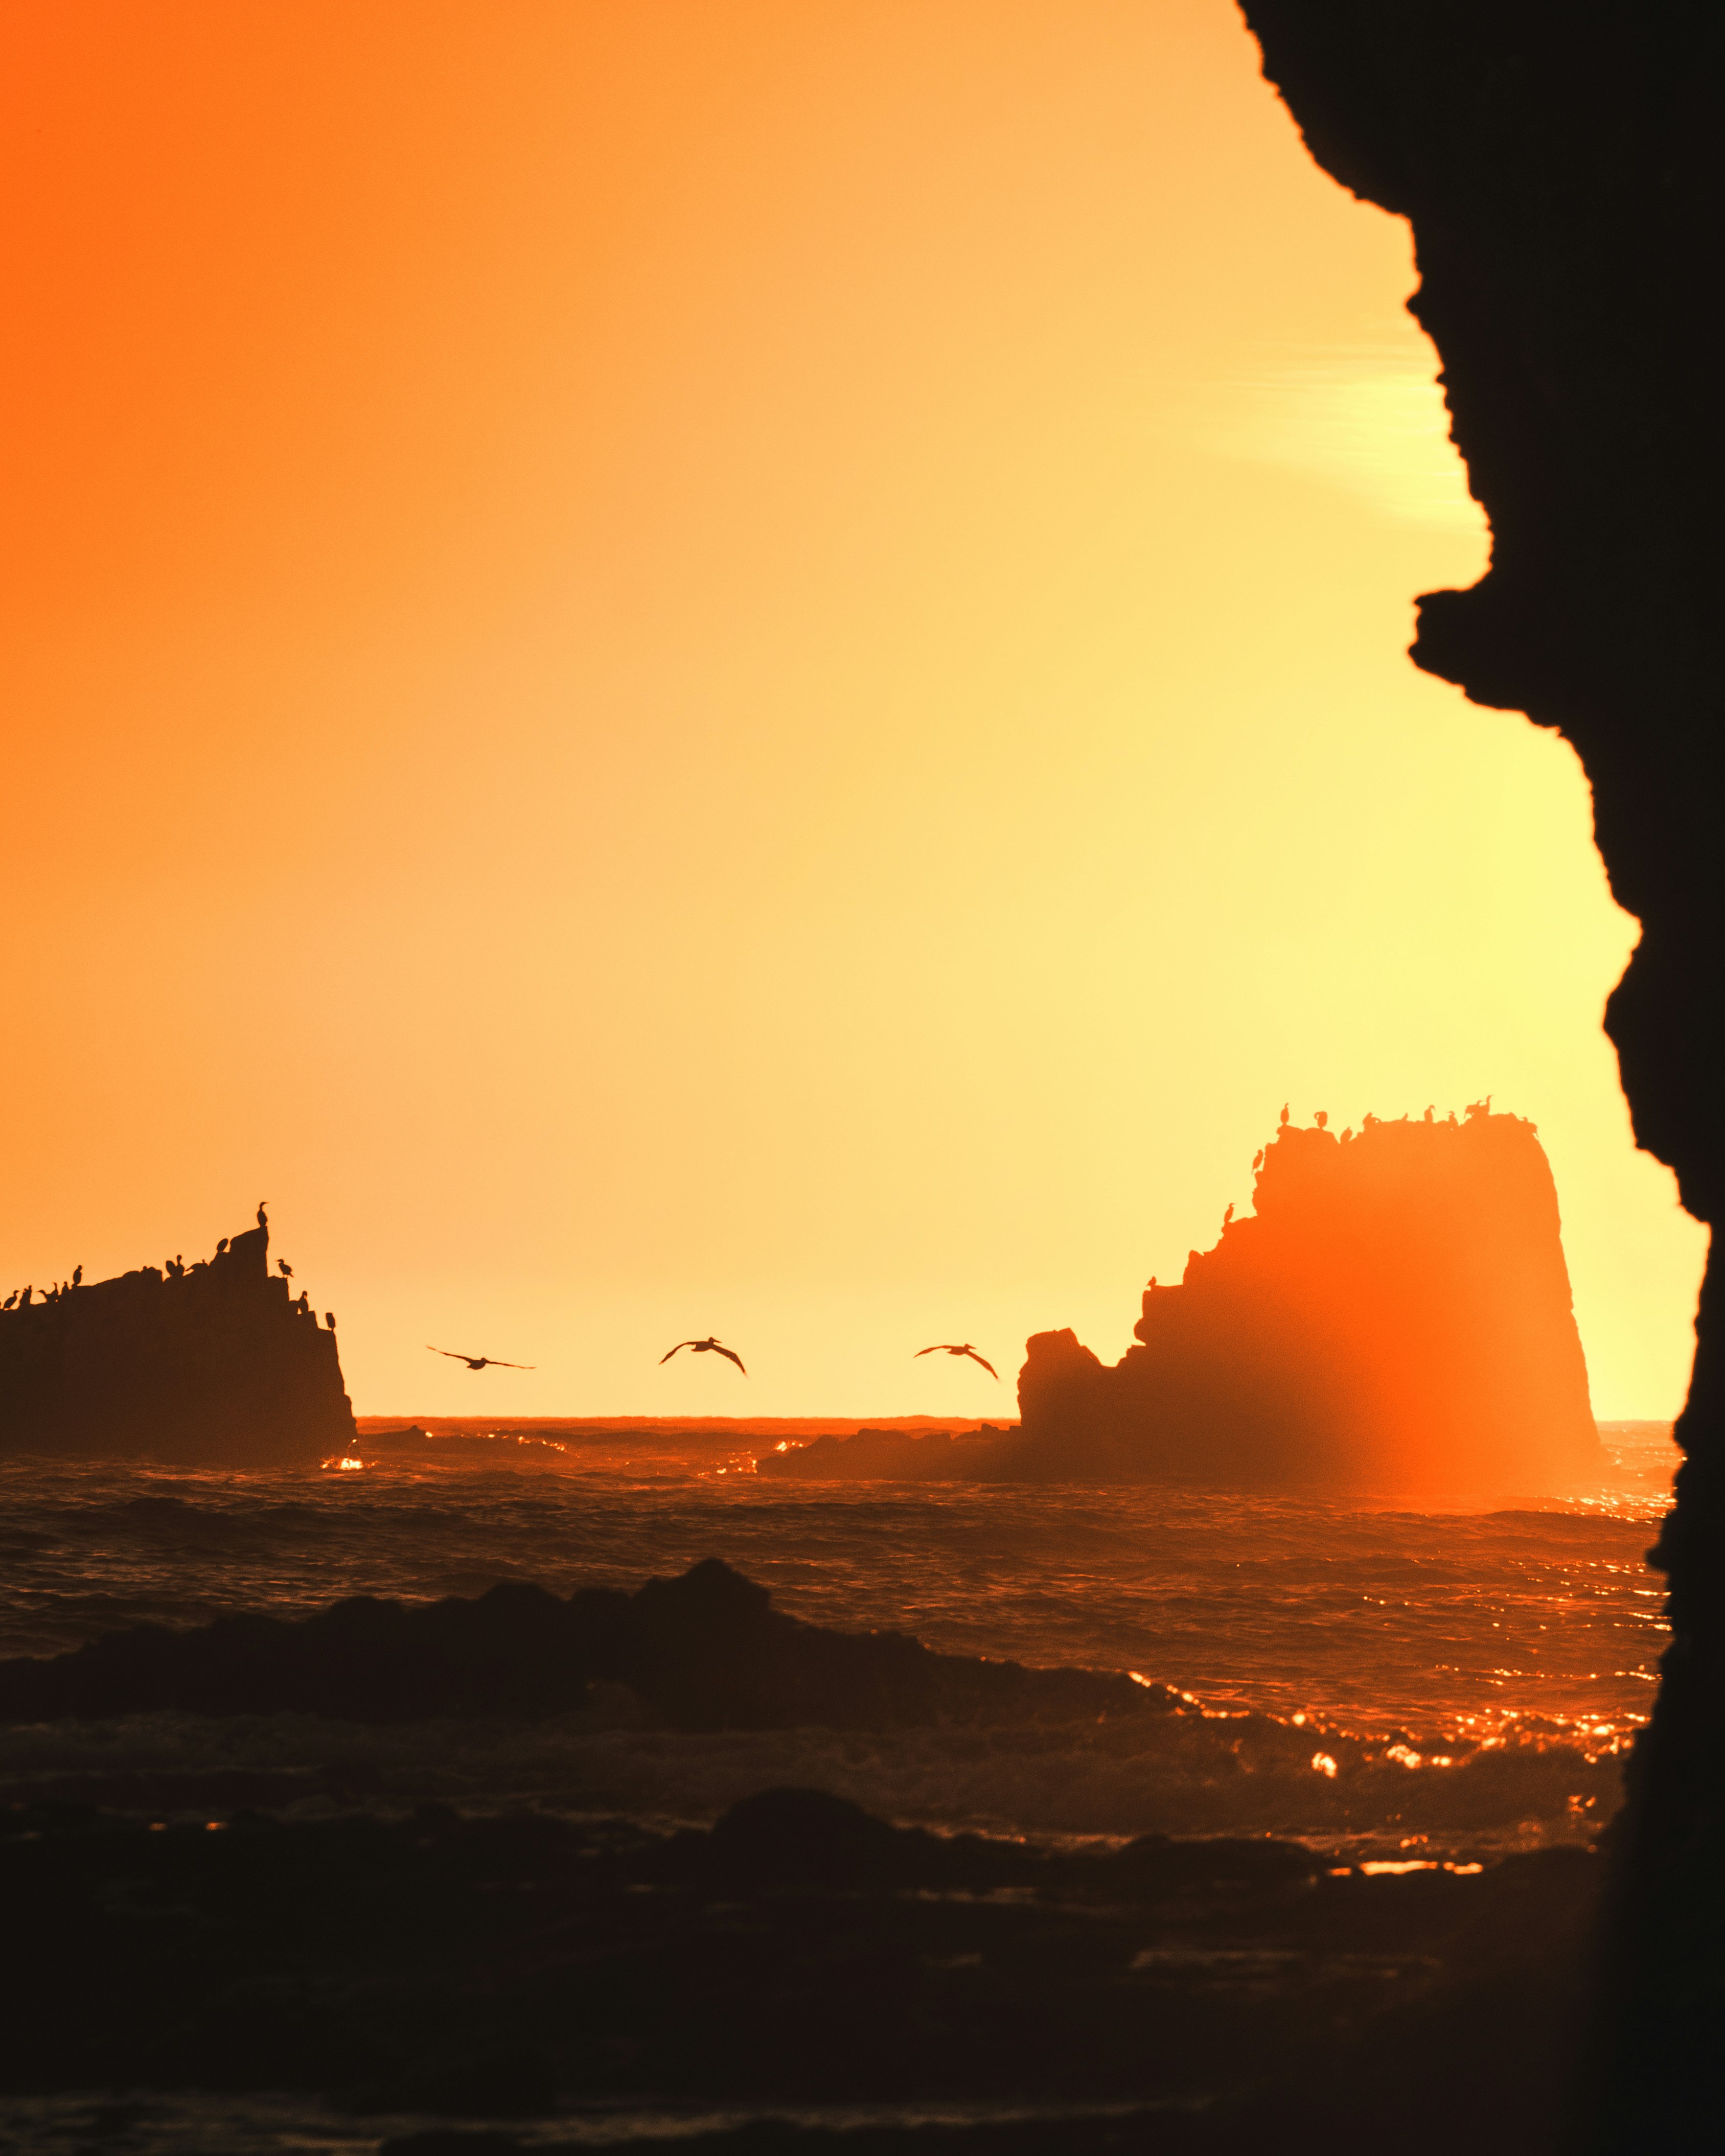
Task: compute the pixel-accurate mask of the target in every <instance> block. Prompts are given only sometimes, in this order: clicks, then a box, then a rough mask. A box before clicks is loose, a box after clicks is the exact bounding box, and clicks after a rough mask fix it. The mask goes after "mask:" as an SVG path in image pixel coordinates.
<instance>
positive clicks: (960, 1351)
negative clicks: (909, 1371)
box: [911, 1340, 1000, 1384]
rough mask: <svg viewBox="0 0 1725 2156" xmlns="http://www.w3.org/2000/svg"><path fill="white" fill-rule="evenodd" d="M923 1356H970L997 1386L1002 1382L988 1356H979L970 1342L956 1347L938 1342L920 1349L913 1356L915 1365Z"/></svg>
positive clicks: (949, 1342) (945, 1341) (947, 1342)
mask: <svg viewBox="0 0 1725 2156" xmlns="http://www.w3.org/2000/svg"><path fill="white" fill-rule="evenodd" d="M922 1355H968V1356H969V1358H970V1359H971V1361H972V1362H973V1363H981V1364H982V1366H983V1368H984V1369H985V1370H986V1371H987V1372H988V1375H989V1376H990V1377H991V1378H993V1380H994V1382H995V1383H996V1384H999V1382H1000V1373H999V1371H998V1370H997V1369H996V1368H994V1365H993V1363H991V1362H990V1361H989V1360H988V1357H987V1356H986V1355H978V1353H977V1352H976V1350H975V1348H974V1347H972V1346H971V1344H970V1342H968V1340H961V1341H960V1342H958V1344H957V1346H956V1347H955V1346H954V1345H953V1344H952V1342H951V1341H950V1340H937V1341H936V1342H935V1343H934V1345H933V1347H919V1348H918V1349H917V1350H916V1354H915V1355H913V1356H911V1361H912V1362H913V1363H914V1362H916V1359H917V1358H918V1357H919V1356H922Z"/></svg>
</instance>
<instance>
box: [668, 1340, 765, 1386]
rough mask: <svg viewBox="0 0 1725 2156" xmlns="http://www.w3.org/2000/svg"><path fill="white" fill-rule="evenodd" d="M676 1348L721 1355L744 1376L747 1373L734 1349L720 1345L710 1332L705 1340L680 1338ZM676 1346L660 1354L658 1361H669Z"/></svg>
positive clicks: (703, 1353)
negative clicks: (687, 1348) (689, 1348)
mask: <svg viewBox="0 0 1725 2156" xmlns="http://www.w3.org/2000/svg"><path fill="white" fill-rule="evenodd" d="M677 1347H692V1348H693V1349H694V1350H695V1352H696V1354H697V1355H722V1356H723V1357H724V1358H725V1359H726V1362H727V1363H736V1365H737V1368H738V1369H739V1370H742V1374H743V1375H744V1377H747V1375H748V1372H747V1370H743V1367H742V1356H741V1355H739V1354H738V1353H737V1351H736V1349H735V1348H734V1347H723V1346H721V1343H720V1342H718V1341H717V1340H716V1339H715V1338H714V1337H713V1336H712V1335H711V1333H709V1334H708V1335H707V1337H706V1339H705V1340H680V1341H678V1342H677ZM677 1347H673V1348H671V1349H670V1352H669V1353H666V1354H664V1355H661V1356H660V1358H659V1359H660V1362H661V1363H668V1362H670V1358H671V1356H672V1355H675V1353H676V1352H677Z"/></svg>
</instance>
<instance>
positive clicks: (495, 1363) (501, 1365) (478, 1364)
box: [425, 1341, 539, 1370]
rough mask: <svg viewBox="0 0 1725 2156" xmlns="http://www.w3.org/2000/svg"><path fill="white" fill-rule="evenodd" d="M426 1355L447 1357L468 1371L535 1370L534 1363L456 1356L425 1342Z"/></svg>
mask: <svg viewBox="0 0 1725 2156" xmlns="http://www.w3.org/2000/svg"><path fill="white" fill-rule="evenodd" d="M425 1352H426V1353H427V1354H428V1355H447V1356H448V1357H449V1360H450V1361H451V1362H452V1363H466V1365H467V1367H468V1368H469V1369H470V1370H536V1369H537V1368H539V1365H538V1364H537V1363H506V1362H505V1361H504V1360H503V1359H502V1358H501V1356H497V1355H458V1354H457V1353H456V1352H455V1350H454V1348H453V1347H433V1346H432V1345H431V1343H430V1342H429V1341H428V1342H426V1347H425Z"/></svg>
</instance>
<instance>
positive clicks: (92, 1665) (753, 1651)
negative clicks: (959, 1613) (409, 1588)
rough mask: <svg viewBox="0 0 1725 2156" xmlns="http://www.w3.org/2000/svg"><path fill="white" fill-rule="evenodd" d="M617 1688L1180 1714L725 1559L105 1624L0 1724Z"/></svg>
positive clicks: (10, 1680)
mask: <svg viewBox="0 0 1725 2156" xmlns="http://www.w3.org/2000/svg"><path fill="white" fill-rule="evenodd" d="M595 1684H614V1685H618V1684H620V1685H624V1686H628V1687H629V1690H630V1691H633V1692H634V1694H635V1695H636V1697H638V1699H639V1701H640V1702H642V1704H643V1706H644V1707H645V1708H646V1709H647V1710H648V1712H649V1713H650V1714H651V1715H652V1716H654V1717H656V1718H657V1719H659V1720H660V1721H661V1722H668V1723H669V1724H670V1725H671V1726H672V1727H675V1728H679V1729H690V1730H698V1729H789V1728H795V1727H799V1726H802V1725H804V1724H815V1723H819V1724H824V1725H826V1726H828V1727H835V1728H859V1729H870V1728H887V1727H896V1726H900V1725H904V1724H911V1725H916V1724H919V1723H929V1722H948V1721H956V1722H971V1721H978V1722H989V1721H1004V1720H1012V1721H1019V1720H1030V1721H1035V1720H1039V1719H1044V1718H1046V1719H1049V1720H1051V1721H1056V1722H1059V1721H1074V1720H1077V1721H1086V1722H1094V1721H1095V1720H1096V1718H1097V1717H1098V1716H1100V1715H1105V1714H1134V1715H1141V1714H1144V1713H1147V1712H1161V1713H1173V1712H1176V1711H1177V1709H1178V1702H1177V1701H1176V1699H1175V1697H1174V1695H1173V1693H1172V1692H1170V1691H1167V1690H1166V1689H1165V1688H1164V1687H1163V1686H1160V1685H1154V1686H1147V1685H1144V1684H1142V1683H1141V1682H1139V1681H1136V1680H1134V1679H1133V1678H1131V1677H1127V1676H1108V1675H1103V1674H1099V1673H1096V1672H1093V1671H1086V1670H1031V1669H1025V1668H1023V1667H1021V1666H1019V1664H1018V1663H1016V1662H991V1661H975V1660H973V1659H972V1658H970V1657H969V1656H967V1655H938V1654H936V1653H934V1652H933V1651H932V1650H931V1649H929V1648H927V1647H925V1646H924V1645H922V1643H921V1641H920V1640H914V1639H912V1638H911V1637H910V1635H908V1634H906V1633H903V1632H837V1631H830V1630H827V1629H826V1628H824V1626H821V1625H807V1624H804V1623H803V1621H802V1620H800V1619H798V1618H795V1617H791V1616H788V1615H786V1614H785V1613H784V1612H783V1611H782V1610H778V1609H773V1606H772V1596H771V1594H769V1592H768V1589H766V1588H764V1587H758V1586H757V1585H756V1584H755V1583H754V1582H753V1581H752V1580H750V1579H745V1578H743V1576H742V1573H738V1572H734V1571H732V1568H731V1567H730V1566H729V1565H727V1564H726V1563H722V1562H721V1560H720V1559H719V1558H705V1559H703V1561H702V1562H701V1563H699V1564H696V1565H694V1566H692V1567H691V1569H690V1570H689V1571H687V1572H686V1573H683V1574H682V1575H681V1577H680V1578H676V1579H649V1581H648V1582H647V1584H646V1585H645V1586H644V1587H643V1588H641V1589H639V1592H638V1593H636V1594H624V1593H622V1592H621V1591H620V1590H619V1589H614V1588H587V1589H581V1590H580V1591H578V1593H576V1594H572V1595H570V1596H569V1597H568V1598H567V1599H564V1598H562V1596H559V1595H556V1594H550V1593H548V1592H547V1590H546V1589H544V1588H542V1587H535V1586H531V1585H529V1584H524V1583H518V1582H510V1583H505V1584H500V1585H498V1586H496V1587H494V1588H492V1589H491V1590H490V1593H489V1594H484V1595H482V1596H480V1598H479V1599H478V1600H476V1601H468V1600H465V1599H456V1598H451V1599H449V1600H446V1601H443V1602H433V1603H424V1604H417V1605H408V1604H403V1603H399V1602H385V1601H378V1600H374V1599H372V1598H371V1597H369V1596H357V1597H355V1598H354V1599H352V1600H350V1601H347V1602H338V1603H336V1604H334V1605H333V1606H332V1607H331V1609H326V1610H323V1611H321V1613H320V1614H318V1615H316V1616H315V1617H310V1618H306V1619H304V1620H300V1621H297V1622H295V1621H291V1620H285V1619H282V1618H279V1617H262V1616H244V1617H227V1618H222V1619H219V1620H218V1621H217V1622H216V1623H214V1624H213V1625H202V1626H200V1627H198V1629H197V1630H193V1631H184V1632H177V1631H171V1630H168V1629H167V1627H166V1626H164V1625H139V1626H137V1627H136V1628H135V1629H133V1630H130V1631H125V1632H111V1633H109V1634H108V1635H106V1636H105V1637H104V1638H102V1639H100V1640H94V1641H92V1642H91V1644H90V1645H89V1646H87V1647H80V1648H78V1649H76V1650H74V1652H72V1653H71V1654H68V1655H56V1656H55V1657H54V1658H53V1659H52V1660H49V1661H8V1662H0V1722H53V1721H59V1720H63V1719H67V1718H76V1719H80V1720H88V1719H92V1718H97V1717H105V1716H109V1715H119V1714H145V1713H151V1712H162V1711H164V1710H172V1711H177V1712H183V1713H192V1714H208V1715H232V1714H275V1713H281V1712H293V1713H298V1714H319V1715H325V1716H328V1717H332V1718H334V1719H337V1720H342V1721H351V1722H373V1723H385V1722H415V1721H423V1720H426V1719H429V1718H432V1717H440V1716H446V1715H479V1716H484V1717H488V1718H495V1717H516V1718H532V1717H542V1716H545V1715H552V1714H562V1713H567V1712H572V1711H576V1710H579V1709H580V1708H582V1707H585V1706H586V1705H588V1695H589V1691H590V1688H591V1687H592V1686H593V1685H595Z"/></svg>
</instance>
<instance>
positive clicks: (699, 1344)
mask: <svg viewBox="0 0 1725 2156" xmlns="http://www.w3.org/2000/svg"><path fill="white" fill-rule="evenodd" d="M684 1347H691V1348H693V1350H694V1351H695V1353H696V1354H697V1355H722V1356H723V1357H724V1358H725V1359H726V1362H727V1363H736V1365H737V1368H738V1369H739V1370H742V1374H743V1375H744V1377H747V1375H748V1371H747V1368H744V1365H743V1359H742V1356H741V1355H739V1354H738V1353H737V1350H736V1349H735V1348H734V1347H726V1345H725V1343H724V1342H723V1341H722V1340H719V1339H716V1338H715V1337H714V1336H713V1335H712V1334H711V1332H710V1333H708V1335H707V1337H706V1339H705V1340H680V1341H678V1342H677V1344H676V1347H670V1348H667V1349H666V1351H665V1353H664V1354H663V1355H661V1356H660V1358H659V1359H660V1362H661V1363H668V1362H670V1358H671V1357H672V1356H673V1355H675V1354H676V1353H678V1352H679V1350H680V1349H681V1348H684ZM425 1352H426V1353H427V1354H428V1355H447V1356H448V1357H449V1360H450V1361H451V1362H452V1363H466V1365H467V1367H468V1368H469V1369H470V1370H536V1369H537V1368H538V1367H539V1365H538V1364H537V1363H506V1362H505V1361H504V1360H503V1358H501V1356H498V1355H464V1354H462V1353H459V1350H457V1349H455V1348H454V1347H433V1346H432V1345H431V1344H430V1342H429V1341H428V1342H426V1348H425ZM922 1355H968V1356H969V1358H970V1359H971V1361H972V1362H973V1363H981V1364H982V1366H983V1368H984V1369H985V1370H986V1371H987V1372H988V1375H989V1376H990V1377H991V1378H993V1380H994V1382H995V1383H997V1384H998V1383H999V1382H1000V1373H999V1371H998V1370H997V1369H996V1368H994V1365H993V1363H991V1362H990V1361H989V1360H988V1357H987V1356H986V1355H979V1354H978V1353H977V1351H976V1349H975V1348H974V1347H972V1346H971V1344H970V1342H969V1341H968V1340H961V1341H957V1342H954V1341H951V1340H937V1342H935V1344H934V1345H933V1347H919V1348H918V1349H917V1350H916V1355H913V1356H912V1357H911V1361H912V1362H913V1363H914V1362H915V1361H916V1359H917V1357H918V1356H922Z"/></svg>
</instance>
